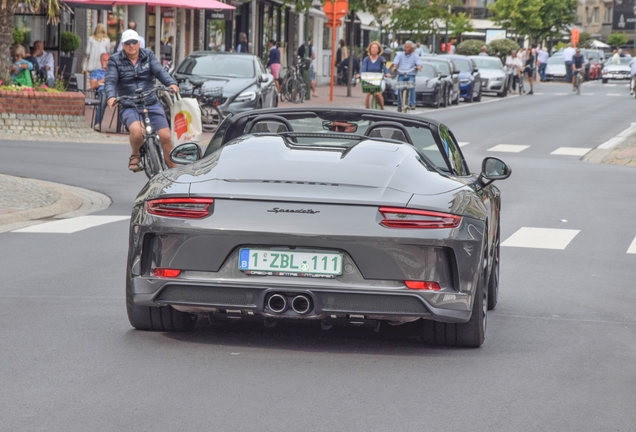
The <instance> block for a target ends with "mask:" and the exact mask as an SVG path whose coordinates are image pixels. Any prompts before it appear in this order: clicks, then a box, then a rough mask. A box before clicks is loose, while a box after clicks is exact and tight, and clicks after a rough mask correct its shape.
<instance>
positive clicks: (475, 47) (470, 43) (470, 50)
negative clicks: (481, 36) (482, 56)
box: [457, 39, 484, 55]
mask: <svg viewBox="0 0 636 432" xmlns="http://www.w3.org/2000/svg"><path fill="white" fill-rule="evenodd" d="M483 46H484V41H481V40H474V39H469V40H465V41H464V42H462V43H460V44H459V45H457V54H461V55H477V54H479V52H480V51H481V47H483Z"/></svg>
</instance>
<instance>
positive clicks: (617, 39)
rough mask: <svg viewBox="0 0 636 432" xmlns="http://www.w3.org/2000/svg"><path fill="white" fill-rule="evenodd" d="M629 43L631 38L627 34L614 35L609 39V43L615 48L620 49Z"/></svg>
mask: <svg viewBox="0 0 636 432" xmlns="http://www.w3.org/2000/svg"><path fill="white" fill-rule="evenodd" d="M627 42H629V38H628V37H627V35H626V34H625V33H612V34H611V35H609V36H608V37H607V43H608V44H610V45H611V46H613V47H619V46H621V45H625V44H626V43H627Z"/></svg>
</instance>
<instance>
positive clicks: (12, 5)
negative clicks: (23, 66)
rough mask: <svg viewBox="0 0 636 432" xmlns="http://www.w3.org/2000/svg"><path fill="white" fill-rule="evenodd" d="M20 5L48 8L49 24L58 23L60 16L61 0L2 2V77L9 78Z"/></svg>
mask: <svg viewBox="0 0 636 432" xmlns="http://www.w3.org/2000/svg"><path fill="white" fill-rule="evenodd" d="M18 4H20V5H26V6H27V7H30V8H32V9H38V8H40V7H42V8H46V11H47V14H48V17H49V22H50V23H56V22H57V19H58V17H59V16H60V2H59V0H46V1H43V0H0V77H2V78H7V77H8V76H9V68H10V67H11V63H10V60H9V59H10V58H11V43H12V42H13V15H14V13H15V10H16V8H17V6H18Z"/></svg>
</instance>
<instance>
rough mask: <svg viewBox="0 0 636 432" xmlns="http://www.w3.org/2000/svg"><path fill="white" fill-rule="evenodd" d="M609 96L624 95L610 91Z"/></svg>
mask: <svg viewBox="0 0 636 432" xmlns="http://www.w3.org/2000/svg"><path fill="white" fill-rule="evenodd" d="M607 96H623V95H622V94H620V93H608V94H607Z"/></svg>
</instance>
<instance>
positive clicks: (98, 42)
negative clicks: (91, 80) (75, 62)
mask: <svg viewBox="0 0 636 432" xmlns="http://www.w3.org/2000/svg"><path fill="white" fill-rule="evenodd" d="M108 52H110V38H109V37H108V33H106V27H105V26H104V24H102V23H99V24H97V25H96V26H95V30H94V31H93V35H92V36H91V37H90V38H88V44H87V45H86V53H85V57H86V69H85V71H86V72H92V71H94V70H97V69H101V68H102V64H101V60H100V59H101V56H102V54H104V53H108Z"/></svg>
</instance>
